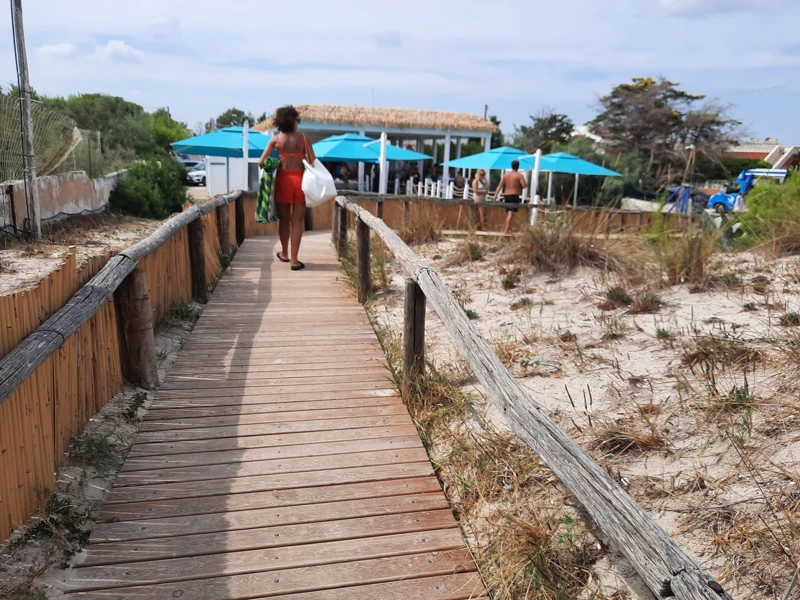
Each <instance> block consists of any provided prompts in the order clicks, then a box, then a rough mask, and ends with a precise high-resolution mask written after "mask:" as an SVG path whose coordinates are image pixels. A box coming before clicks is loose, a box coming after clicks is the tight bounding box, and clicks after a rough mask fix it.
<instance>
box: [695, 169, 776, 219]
mask: <svg viewBox="0 0 800 600" xmlns="http://www.w3.org/2000/svg"><path fill="white" fill-rule="evenodd" d="M788 176H789V171H788V170H786V169H748V170H747V171H742V172H741V173H739V177H737V178H736V181H735V182H734V183H735V184H736V185H738V186H739V191H737V192H732V193H730V194H728V193H726V192H725V191H724V190H722V191H720V192H718V193H716V194H714V195H713V196H711V198H709V199H708V205H707V206H706V208H710V209H711V210H714V211H716V212H718V213H719V214H725V213H726V212H739V211H741V210H742V209H743V208H744V198H745V196H747V192H749V191H750V190H751V189H753V186H754V185H755V184H756V180H757V179H759V178H766V179H774V180H775V181H777V182H778V183H783V182H784V181H785V180H786V178H787V177H788Z"/></svg>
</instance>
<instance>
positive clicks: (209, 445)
mask: <svg viewBox="0 0 800 600" xmlns="http://www.w3.org/2000/svg"><path fill="white" fill-rule="evenodd" d="M414 433H416V428H415V427H414V425H412V424H411V423H406V424H405V425H394V426H390V427H362V428H356V429H333V430H330V431H311V432H304V433H289V434H287V433H277V434H273V435H256V436H250V437H231V438H220V439H212V440H207V439H204V440H189V441H183V442H152V443H143V442H137V443H136V444H134V445H133V447H132V448H131V451H130V452H129V453H128V458H136V457H139V456H168V455H172V454H189V453H195V454H202V453H207V452H222V451H226V450H237V449H252V448H270V447H281V446H291V445H315V444H324V443H329V442H344V441H347V442H353V441H357V440H370V439H376V438H391V437H399V436H404V435H412V434H414Z"/></svg>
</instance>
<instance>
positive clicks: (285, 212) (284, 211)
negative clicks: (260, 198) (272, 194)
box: [277, 202, 292, 260]
mask: <svg viewBox="0 0 800 600" xmlns="http://www.w3.org/2000/svg"><path fill="white" fill-rule="evenodd" d="M277 205H278V218H279V219H280V220H279V221H278V236H279V237H280V238H281V258H285V259H286V260H289V233H290V232H291V230H292V205H291V204H287V203H286V202H278V203H277Z"/></svg>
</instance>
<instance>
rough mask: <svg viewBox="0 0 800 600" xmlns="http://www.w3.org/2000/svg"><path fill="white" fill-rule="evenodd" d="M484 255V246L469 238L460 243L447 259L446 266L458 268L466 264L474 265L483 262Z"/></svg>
mask: <svg viewBox="0 0 800 600" xmlns="http://www.w3.org/2000/svg"><path fill="white" fill-rule="evenodd" d="M483 255H484V250H483V246H482V245H481V244H479V243H478V242H477V241H475V240H472V239H469V238H467V239H466V240H462V241H461V242H459V243H458V244H457V245H456V247H455V249H454V250H453V252H452V254H450V256H449V257H448V259H447V262H446V263H445V266H447V267H457V266H460V265H463V264H464V263H468V262H469V263H472V262H475V261H478V260H482V259H483Z"/></svg>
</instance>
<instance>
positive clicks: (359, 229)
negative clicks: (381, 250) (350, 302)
mask: <svg viewBox="0 0 800 600" xmlns="http://www.w3.org/2000/svg"><path fill="white" fill-rule="evenodd" d="M356 255H357V260H358V266H357V268H358V301H359V302H360V303H361V304H364V303H365V302H366V301H367V299H368V298H369V295H370V294H371V293H372V279H371V273H370V271H371V268H370V267H371V265H370V252H369V227H368V226H367V224H366V223H364V221H362V220H361V219H360V218H356Z"/></svg>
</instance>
